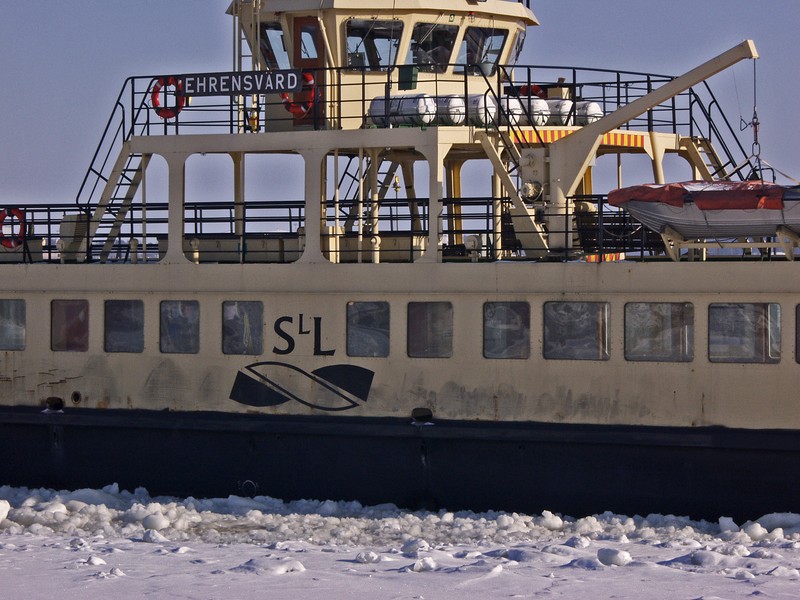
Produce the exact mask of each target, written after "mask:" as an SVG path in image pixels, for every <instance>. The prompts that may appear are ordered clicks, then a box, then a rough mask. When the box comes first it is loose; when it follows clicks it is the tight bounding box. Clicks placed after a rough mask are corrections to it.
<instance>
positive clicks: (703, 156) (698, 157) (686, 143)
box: [681, 136, 731, 181]
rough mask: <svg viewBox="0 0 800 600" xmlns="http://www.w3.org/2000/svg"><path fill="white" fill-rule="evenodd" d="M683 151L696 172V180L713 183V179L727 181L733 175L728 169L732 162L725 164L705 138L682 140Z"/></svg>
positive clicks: (695, 137)
mask: <svg viewBox="0 0 800 600" xmlns="http://www.w3.org/2000/svg"><path fill="white" fill-rule="evenodd" d="M681 149H682V150H684V151H685V152H686V153H687V154H688V156H689V160H690V162H691V164H692V167H693V168H694V171H695V179H703V180H705V181H711V180H713V179H727V178H729V177H730V175H731V173H728V172H727V171H726V169H727V168H728V167H730V166H731V165H730V161H728V162H723V160H722V158H721V157H720V156H719V154H718V153H717V151H716V150H715V148H714V146H713V145H712V144H711V142H710V140H708V139H707V138H704V137H697V136H694V137H683V138H681Z"/></svg>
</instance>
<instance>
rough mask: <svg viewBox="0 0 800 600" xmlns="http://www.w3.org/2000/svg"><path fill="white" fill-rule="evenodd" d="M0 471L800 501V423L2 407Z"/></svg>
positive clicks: (353, 487) (683, 510)
mask: <svg viewBox="0 0 800 600" xmlns="http://www.w3.org/2000/svg"><path fill="white" fill-rule="evenodd" d="M0 457H2V459H0V484H6V485H14V486H28V487H38V486H42V487H53V488H69V489H74V488H81V487H101V486H104V485H107V484H109V483H112V482H118V483H119V484H120V486H121V487H124V488H126V489H130V490H132V489H134V488H136V487H139V486H143V487H146V488H147V489H148V491H149V492H150V493H151V494H154V495H161V494H164V495H177V496H189V495H191V496H196V497H207V496H227V495H229V494H244V495H248V494H259V495H268V496H273V497H277V498H283V499H286V500H290V499H298V498H318V499H335V500H339V499H346V500H352V499H357V500H359V501H360V502H362V503H364V504H378V503H384V502H392V503H395V504H397V505H399V506H401V507H405V508H428V509H438V508H447V509H449V510H459V509H470V510H474V511H483V510H507V511H519V512H527V513H538V512H541V511H542V510H545V509H547V510H552V511H555V512H559V513H562V514H569V515H573V516H584V515H588V514H595V513H599V512H603V511H606V510H610V511H614V512H618V513H622V514H629V515H633V514H648V513H664V514H667V513H672V514H680V515H689V516H691V517H693V518H707V519H717V518H718V517H720V516H731V517H734V518H735V519H739V520H744V519H755V518H758V517H760V516H761V515H763V514H766V513H770V512H800V483H798V482H800V431H783V430H769V431H764V430H743V429H726V428H677V427H642V426H617V425H608V426H589V425H563V424H543V423H525V424H520V423H489V422H466V421H437V422H436V423H435V424H433V425H418V424H416V425H415V424H412V423H411V421H410V419H389V418H381V419H371V418H351V417H341V416H337V417H275V416H263V415H252V414H228V413H188V412H182V413H177V412H168V411H133V410H88V409H80V410H69V409H67V410H66V411H65V412H64V413H52V412H51V413H42V412H41V411H40V410H33V409H27V408H25V409H23V408H3V409H0Z"/></svg>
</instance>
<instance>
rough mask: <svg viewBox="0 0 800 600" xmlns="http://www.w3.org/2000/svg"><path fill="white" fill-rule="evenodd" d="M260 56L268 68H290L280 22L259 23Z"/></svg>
mask: <svg viewBox="0 0 800 600" xmlns="http://www.w3.org/2000/svg"><path fill="white" fill-rule="evenodd" d="M261 56H262V58H263V59H264V63H265V64H266V66H267V67H269V68H270V69H289V68H291V67H290V62H289V53H288V51H287V50H286V42H285V41H284V38H283V29H281V24H280V23H262V24H261Z"/></svg>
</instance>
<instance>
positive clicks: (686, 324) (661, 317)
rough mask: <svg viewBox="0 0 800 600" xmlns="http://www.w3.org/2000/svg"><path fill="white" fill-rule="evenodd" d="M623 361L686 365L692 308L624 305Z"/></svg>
mask: <svg viewBox="0 0 800 600" xmlns="http://www.w3.org/2000/svg"><path fill="white" fill-rule="evenodd" d="M625 359H626V360H632V361H663V362H690V361H691V360H693V359H694V306H693V305H692V304H690V303H670V302H629V303H628V304H626V305H625Z"/></svg>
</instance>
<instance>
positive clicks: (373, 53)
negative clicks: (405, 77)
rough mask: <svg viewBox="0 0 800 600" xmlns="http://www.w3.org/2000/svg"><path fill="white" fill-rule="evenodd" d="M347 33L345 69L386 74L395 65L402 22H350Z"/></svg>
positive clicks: (364, 20) (355, 20)
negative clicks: (383, 72) (351, 68)
mask: <svg viewBox="0 0 800 600" xmlns="http://www.w3.org/2000/svg"><path fill="white" fill-rule="evenodd" d="M345 30H346V32H347V66H348V67H353V68H354V69H365V70H367V71H386V70H387V69H388V68H389V67H390V66H392V65H394V64H395V63H396V62H397V48H398V46H399V45H400V38H401V37H402V35H403V23H402V22H401V21H397V20H385V21H379V20H372V21H370V20H366V19H350V20H349V21H348V22H347V24H346V25H345Z"/></svg>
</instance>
